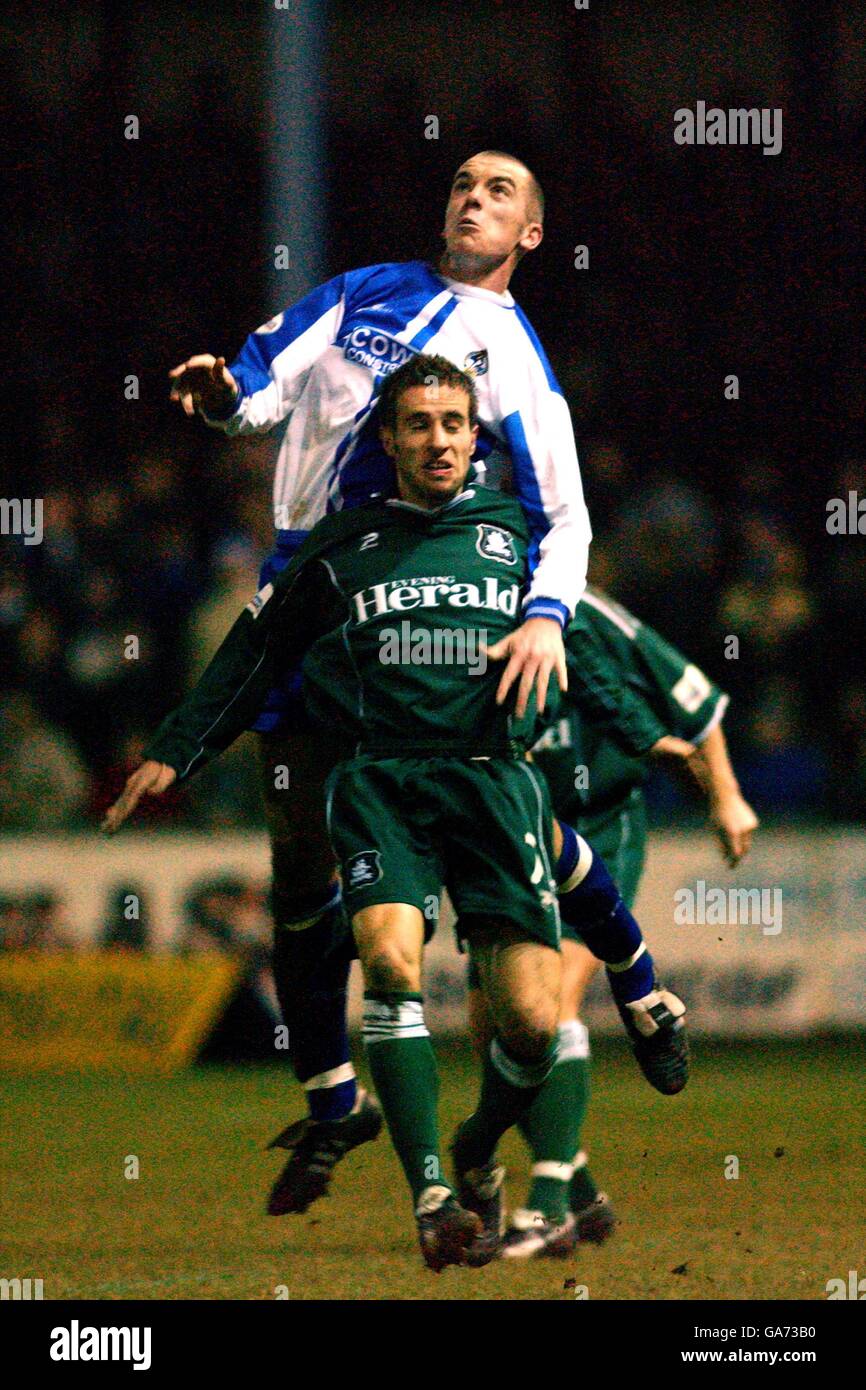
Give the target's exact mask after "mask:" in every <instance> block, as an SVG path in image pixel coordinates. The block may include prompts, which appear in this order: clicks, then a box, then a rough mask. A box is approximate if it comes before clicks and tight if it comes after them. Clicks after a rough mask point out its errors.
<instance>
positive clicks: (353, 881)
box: [345, 849, 382, 893]
mask: <svg viewBox="0 0 866 1390" xmlns="http://www.w3.org/2000/svg"><path fill="white" fill-rule="evenodd" d="M381 877H382V865H381V863H380V862H379V851H378V850H377V849H362V850H361V852H360V854H353V855H351V857H350V858H349V859H347V860H346V885H345V886H346V892H347V893H351V892H353V891H354V890H355V889H356V888H369V887H370V885H371V883H378V882H379V879H380V878H381Z"/></svg>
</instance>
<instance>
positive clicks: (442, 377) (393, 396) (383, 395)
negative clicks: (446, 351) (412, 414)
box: [378, 352, 478, 430]
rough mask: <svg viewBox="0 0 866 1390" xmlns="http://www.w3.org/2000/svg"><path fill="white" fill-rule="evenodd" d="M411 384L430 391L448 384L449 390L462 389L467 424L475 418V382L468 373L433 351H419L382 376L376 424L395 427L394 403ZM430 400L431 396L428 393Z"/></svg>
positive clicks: (396, 402) (476, 408)
mask: <svg viewBox="0 0 866 1390" xmlns="http://www.w3.org/2000/svg"><path fill="white" fill-rule="evenodd" d="M413 386H426V387H427V388H428V389H429V390H430V391H431V392H433V391H436V390H437V389H439V388H440V387H442V386H450V387H451V389H452V391H465V392H466V395H467V396H468V397H469V423H470V425H474V424H475V423H476V421H477V420H478V397H477V395H476V394H475V382H474V381H473V379H472V377H471V376H470V375H469V373H468V372H464V371H461V370H460V368H459V367H455V365H454V363H453V362H449V361H448V358H447V357H439V356H437V355H435V354H433V353H428V352H419V353H416V354H415V356H414V357H410V358H409V361H408V362H404V363H403V365H402V367H398V368H397V370H396V372H392V373H391V375H390V376H386V378H385V384H384V386H383V387H382V390H381V391H380V392H379V404H378V414H379V425H380V427H385V428H387V429H391V430H393V429H395V428H396V425H397V404H398V402H399V400H400V397H401V396H402V395H403V393H404V392H405V391H409V390H410V389H411V388H412V387H413ZM431 399H434V397H433V396H431Z"/></svg>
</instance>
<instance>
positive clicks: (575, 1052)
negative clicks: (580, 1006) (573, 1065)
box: [556, 1018, 589, 1064]
mask: <svg viewBox="0 0 866 1390" xmlns="http://www.w3.org/2000/svg"><path fill="white" fill-rule="evenodd" d="M558 1033H559V1037H558V1044H557V1051H556V1061H557V1064H558V1063H559V1062H573V1061H584V1060H585V1059H586V1058H587V1057H588V1056H589V1030H588V1028H587V1026H586V1024H585V1023H581V1021H580V1019H579V1018H573V1019H569V1020H568V1022H567V1023H560V1025H559V1030H558Z"/></svg>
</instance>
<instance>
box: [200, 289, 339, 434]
mask: <svg viewBox="0 0 866 1390" xmlns="http://www.w3.org/2000/svg"><path fill="white" fill-rule="evenodd" d="M345 279H346V277H345V276H344V275H338V276H336V277H335V278H334V279H333V280H328V281H327V282H326V283H325V284H324V285H320V286H319V287H318V288H317V289H315V290H313V291H312V293H311V294H308V295H305V296H304V298H303V299H300V300H299V301H298V303H297V304H293V305H292V307H291V308H290V309H287V310H286V311H285V312H284V313H282V314H278V315H277V316H276V318H273V319H271V320H270V321H269V322H268V323H265V324H263V325H262V326H261V328H257V329H256V331H255V333H251V334H250V336H249V337H248V338H247V340H246V342H245V343H244V345H243V347H242V348H241V350H240V352H239V354H238V356H237V357H236V358H235V360H234V362H232V364H231V367H230V371H231V373H232V376H233V377H234V378H235V381H236V382H237V383H238V386H239V388H240V395H239V397H238V399H237V401H236V403H235V406H234V409H233V410H232V412H231V413H230V414H228V415H226V416H225V417H223V418H217V417H214V416H205V419H206V421H207V423H208V424H209V425H213V426H214V428H216V429H221V430H224V431H225V433H226V434H229V435H233V434H248V433H254V432H263V431H265V430H269V429H271V428H272V427H273V426H274V425H276V424H278V423H279V421H280V420H284V419H285V418H286V416H287V415H288V414H289V413H290V411H291V410H292V409H293V408H294V406H295V405H296V404H297V402H298V400H299V399H300V396H301V393H302V391H303V389H304V385H305V383H306V380H307V376H308V374H309V372H310V369H311V368H312V367H313V365H314V363H315V362H317V361H318V359H319V358H320V357H321V356H322V354H323V353H324V352H326V351H327V349H328V348H329V347H331V346H332V344H333V343H334V341H335V339H336V337H337V333H338V331H339V327H340V323H341V321H342V317H343V313H344V309H345Z"/></svg>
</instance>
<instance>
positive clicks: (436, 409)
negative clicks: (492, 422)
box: [382, 383, 478, 507]
mask: <svg viewBox="0 0 866 1390" xmlns="http://www.w3.org/2000/svg"><path fill="white" fill-rule="evenodd" d="M477 437H478V426H477V425H470V423H469V397H468V396H467V394H466V392H465V391H462V390H460V389H459V388H455V387H451V386H444V385H443V386H440V385H437V384H436V383H431V385H429V386H410V387H409V388H408V390H406V391H404V392H403V394H402V395H401V396H400V398H399V400H398V401H397V421H396V425H395V426H394V428H393V429H389V428H387V427H386V428H384V429H383V430H382V443H383V445H384V447H385V451H386V453H388V454H390V456H391V458H392V459H393V460H394V467H395V468H396V470H397V490H398V492H399V494H400V496H401V497H402V498H403V501H404V502H414V504H415V505H416V506H417V507H439V506H441V505H442V503H443V502H449V501H450V500H451V498H452V497H456V496H457V494H458V492H462V491H463V488H464V486H465V483H466V477H467V474H468V473H469V461H470V459H471V458H472V454H473V451H474V449H475V440H476V439H477Z"/></svg>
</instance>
